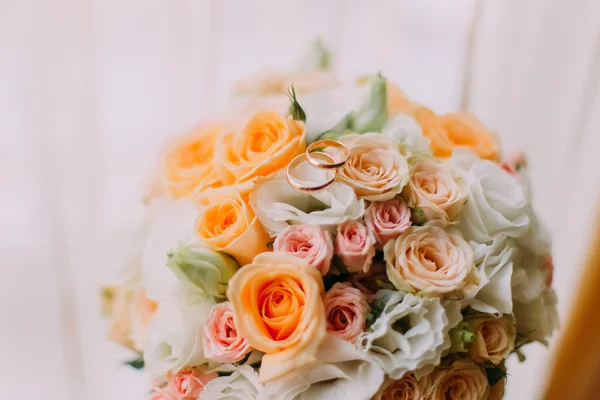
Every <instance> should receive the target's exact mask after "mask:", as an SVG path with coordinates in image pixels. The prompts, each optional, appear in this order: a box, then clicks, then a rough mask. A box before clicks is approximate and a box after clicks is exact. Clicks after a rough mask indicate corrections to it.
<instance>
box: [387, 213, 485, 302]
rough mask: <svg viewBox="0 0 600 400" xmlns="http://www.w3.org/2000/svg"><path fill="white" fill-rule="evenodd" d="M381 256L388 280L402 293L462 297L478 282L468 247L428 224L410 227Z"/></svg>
mask: <svg viewBox="0 0 600 400" xmlns="http://www.w3.org/2000/svg"><path fill="white" fill-rule="evenodd" d="M383 253H384V259H385V261H386V270H387V275H388V278H389V280H390V281H391V282H392V283H393V284H394V286H395V287H396V288H397V289H398V290H401V291H404V292H410V293H420V294H422V295H423V296H425V297H443V296H448V297H463V296H464V295H465V294H466V293H468V292H470V291H471V290H474V289H475V288H476V287H477V284H478V282H479V274H478V272H477V269H476V268H475V264H474V263H473V250H471V247H470V246H469V244H468V243H467V242H466V241H465V240H464V239H463V238H462V237H461V236H460V234H457V233H450V232H446V231H445V230H444V229H442V228H440V227H439V226H436V225H435V224H432V223H428V224H425V225H424V226H412V227H411V228H409V229H408V230H406V231H405V232H404V233H403V234H402V235H400V236H399V237H398V238H397V239H396V240H395V241H389V242H388V243H387V244H386V245H385V247H384V249H383Z"/></svg>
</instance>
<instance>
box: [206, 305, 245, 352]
mask: <svg viewBox="0 0 600 400" xmlns="http://www.w3.org/2000/svg"><path fill="white" fill-rule="evenodd" d="M202 344H203V346H204V355H205V356H206V357H208V358H210V359H212V360H215V361H217V362H220V363H233V362H236V361H240V360H241V359H243V358H244V357H245V356H246V354H248V353H249V352H250V351H251V350H252V348H251V347H250V345H249V344H248V342H247V341H246V339H245V338H244V337H243V336H241V335H240V334H239V332H238V330H237V328H236V326H235V321H234V319H233V308H232V307H231V303H230V302H228V301H226V302H224V303H219V304H217V305H215V306H214V307H213V308H212V310H211V311H210V314H209V315H208V318H207V320H206V323H205V325H204V329H203V330H202Z"/></svg>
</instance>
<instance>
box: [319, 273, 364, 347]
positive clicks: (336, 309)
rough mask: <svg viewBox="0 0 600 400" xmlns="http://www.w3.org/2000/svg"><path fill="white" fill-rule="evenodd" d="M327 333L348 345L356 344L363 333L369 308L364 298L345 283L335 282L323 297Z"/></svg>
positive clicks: (358, 291) (359, 292)
mask: <svg viewBox="0 0 600 400" xmlns="http://www.w3.org/2000/svg"><path fill="white" fill-rule="evenodd" d="M323 304H324V305H325V315H326V317H327V331H328V332H329V333H331V334H333V335H335V336H337V337H339V338H341V339H344V340H345V341H347V342H350V343H356V341H357V339H358V336H359V335H360V334H361V333H363V332H364V331H365V326H366V324H367V314H368V313H369V312H371V307H370V306H369V303H367V298H366V296H365V295H364V294H363V293H362V292H361V291H360V290H358V289H356V288H354V287H352V285H351V284H349V283H347V282H337V283H335V284H334V285H333V286H332V288H331V289H329V290H328V291H327V293H325V296H324V297H323Z"/></svg>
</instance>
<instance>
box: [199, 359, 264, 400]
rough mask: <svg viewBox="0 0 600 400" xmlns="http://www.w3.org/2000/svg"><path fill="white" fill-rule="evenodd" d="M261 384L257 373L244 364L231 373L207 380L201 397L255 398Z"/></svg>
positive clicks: (226, 398)
mask: <svg viewBox="0 0 600 400" xmlns="http://www.w3.org/2000/svg"><path fill="white" fill-rule="evenodd" d="M262 388H263V385H262V384H261V383H260V382H259V381H258V373H257V372H256V371H255V370H254V368H252V367H251V366H249V365H247V364H244V365H241V366H239V367H238V368H236V369H235V370H234V371H233V373H232V374H231V375H228V376H221V377H219V378H215V379H213V380H211V381H210V382H208V384H207V385H206V386H205V387H204V390H203V391H202V394H201V396H200V397H201V398H203V399H204V398H206V399H211V400H255V399H256V396H257V395H258V393H259V392H260V390H262Z"/></svg>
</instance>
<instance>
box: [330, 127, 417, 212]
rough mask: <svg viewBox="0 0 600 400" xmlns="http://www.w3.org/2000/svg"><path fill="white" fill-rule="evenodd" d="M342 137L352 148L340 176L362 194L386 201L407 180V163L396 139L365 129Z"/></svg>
mask: <svg viewBox="0 0 600 400" xmlns="http://www.w3.org/2000/svg"><path fill="white" fill-rule="evenodd" d="M340 141H341V142H342V143H343V144H345V145H346V146H347V147H348V148H349V149H350V159H349V160H348V163H347V164H346V165H345V166H344V167H343V168H342V169H341V170H340V177H339V179H340V180H341V181H342V182H344V183H346V184H348V185H349V186H351V187H352V188H353V189H354V191H355V192H356V195H357V196H358V197H359V198H363V199H366V200H372V201H384V200H389V199H391V198H393V197H394V196H396V194H398V193H400V192H401V191H402V188H403V187H404V185H405V184H406V181H407V180H408V164H407V162H406V159H405V158H404V156H403V155H402V154H400V151H399V150H398V144H397V143H395V142H394V140H393V139H390V138H389V137H387V136H383V135H382V134H380V133H365V134H363V135H357V134H350V135H344V136H342V137H341V138H340Z"/></svg>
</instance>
